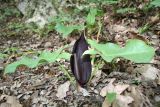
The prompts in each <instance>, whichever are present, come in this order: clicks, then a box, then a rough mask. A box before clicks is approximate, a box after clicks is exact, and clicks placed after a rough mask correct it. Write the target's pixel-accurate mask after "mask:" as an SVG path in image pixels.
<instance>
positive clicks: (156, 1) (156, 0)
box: [150, 0, 160, 7]
mask: <svg viewBox="0 0 160 107" xmlns="http://www.w3.org/2000/svg"><path fill="white" fill-rule="evenodd" d="M150 4H151V5H154V6H155V7H160V0H153V1H151V3H150Z"/></svg>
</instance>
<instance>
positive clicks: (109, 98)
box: [106, 92, 116, 103]
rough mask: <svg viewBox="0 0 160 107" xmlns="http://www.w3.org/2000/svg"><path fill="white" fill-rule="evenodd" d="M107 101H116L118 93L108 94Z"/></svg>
mask: <svg viewBox="0 0 160 107" xmlns="http://www.w3.org/2000/svg"><path fill="white" fill-rule="evenodd" d="M106 99H107V100H108V101H109V102H110V103H112V102H113V101H114V100H115V99H116V93H114V92H113V93H107V95H106Z"/></svg>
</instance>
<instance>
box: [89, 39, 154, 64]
mask: <svg viewBox="0 0 160 107" xmlns="http://www.w3.org/2000/svg"><path fill="white" fill-rule="evenodd" d="M88 43H89V44H90V45H91V47H92V48H94V49H95V51H97V53H98V54H99V55H100V56H101V57H102V58H103V59H104V60H105V61H107V62H111V61H112V60H113V59H114V58H117V57H123V58H126V59H128V60H131V61H134V62H135V63H146V62H149V61H151V59H152V58H153V56H154V53H155V51H154V48H153V47H150V46H148V45H147V44H146V43H145V42H143V41H141V40H137V39H133V40H128V41H127V43H126V46H125V47H123V48H121V47H120V46H119V45H117V44H113V43H106V44H99V43H97V42H96V41H93V40H90V39H89V40H88ZM87 53H88V54H92V51H91V52H90V51H87Z"/></svg>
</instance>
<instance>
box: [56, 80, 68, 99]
mask: <svg viewBox="0 0 160 107" xmlns="http://www.w3.org/2000/svg"><path fill="white" fill-rule="evenodd" d="M69 86H70V82H69V81H67V82H65V83H64V84H61V85H60V86H59V87H58V90H57V94H56V96H57V97H58V98H59V99H63V98H64V97H66V92H67V91H69Z"/></svg>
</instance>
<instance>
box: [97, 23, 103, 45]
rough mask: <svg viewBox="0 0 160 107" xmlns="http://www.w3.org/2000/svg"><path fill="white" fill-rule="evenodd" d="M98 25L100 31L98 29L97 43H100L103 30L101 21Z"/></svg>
mask: <svg viewBox="0 0 160 107" xmlns="http://www.w3.org/2000/svg"><path fill="white" fill-rule="evenodd" d="M98 25H99V29H98V33H97V42H99V35H100V32H101V29H102V24H101V22H100V21H98Z"/></svg>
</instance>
